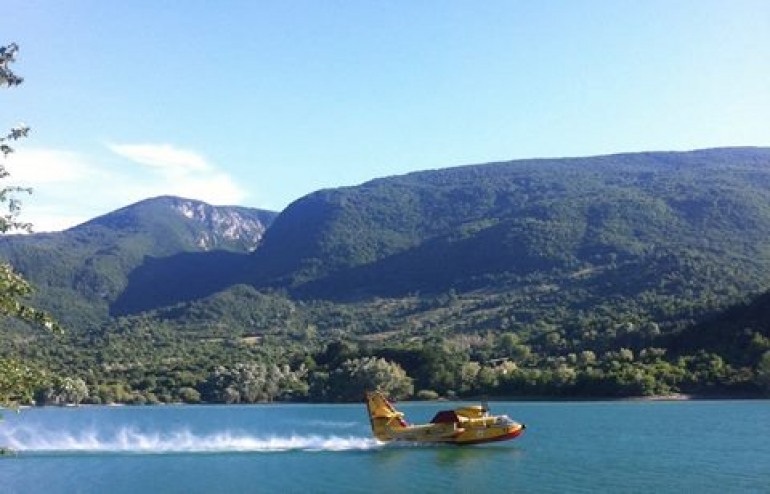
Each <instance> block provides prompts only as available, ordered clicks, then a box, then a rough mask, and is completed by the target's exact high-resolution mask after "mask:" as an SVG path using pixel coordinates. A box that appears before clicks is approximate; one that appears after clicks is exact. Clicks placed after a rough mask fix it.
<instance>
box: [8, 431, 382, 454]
mask: <svg viewBox="0 0 770 494" xmlns="http://www.w3.org/2000/svg"><path fill="white" fill-rule="evenodd" d="M2 432H3V433H2V434H0V444H3V445H5V446H7V447H10V448H11V449H13V450H14V451H17V452H19V453H24V452H37V453H47V452H50V453H65V452H66V453H144V454H148V453H154V454H159V453H227V452H279V451H351V450H369V449H374V448H378V447H380V446H381V444H380V443H378V442H377V441H376V440H374V439H371V438H366V437H340V436H315V435H310V436H299V435H292V436H286V437H280V436H275V437H266V438H261V437H255V436H252V435H249V434H246V433H238V432H232V431H222V432H215V433H210V434H202V435H200V434H194V433H192V432H190V431H189V430H179V431H173V432H167V433H160V432H140V431H137V430H134V429H131V428H123V429H120V430H118V431H115V432H114V433H112V434H104V433H98V432H96V431H93V430H90V431H83V432H80V433H76V434H75V433H71V432H52V431H41V430H37V431H35V430H30V429H22V428H18V429H11V430H4V431H2Z"/></svg>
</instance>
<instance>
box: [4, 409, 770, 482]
mask: <svg viewBox="0 0 770 494" xmlns="http://www.w3.org/2000/svg"><path fill="white" fill-rule="evenodd" d="M454 405H455V404H454V403H401V404H398V406H399V408H401V409H402V410H403V411H404V412H406V414H407V418H408V419H410V420H411V421H412V422H415V423H417V422H421V421H429V420H430V418H431V417H432V415H433V414H434V413H435V412H436V411H437V410H438V409H440V408H445V407H451V406H454ZM491 406H492V412H493V413H506V414H508V415H510V416H511V417H512V418H513V419H515V420H517V421H519V422H524V423H526V424H527V431H526V432H525V433H524V435H523V436H522V437H520V438H518V439H515V440H513V441H508V442H503V443H493V444H488V445H483V446H465V447H459V446H451V445H441V446H424V445H423V446H418V445H383V444H379V443H377V442H376V441H374V440H372V439H371V435H370V431H369V422H368V418H367V416H366V412H365V408H364V405H363V403H361V404H355V405H296V404H288V405H280V404H279V405H250V406H155V407H82V408H38V409H30V410H24V411H23V412H21V413H20V414H16V413H13V412H7V411H6V412H3V416H4V419H5V421H4V422H3V423H2V424H0V445H4V446H11V447H13V448H14V449H16V450H17V452H18V454H17V455H16V456H14V457H6V458H0V492H3V493H8V492H11V493H15V492H18V493H35V492H46V493H50V492H67V493H73V492H106V493H110V494H118V493H124V492H126V493H128V492H131V493H138V492H143V493H144V492H172V493H174V492H178V493H193V492H209V493H210V492H298V493H299V492H302V493H308V492H374V491H383V492H389V493H399V492H475V493H479V494H480V493H482V492H483V493H485V494H487V493H497V492H554V493H556V492H559V493H561V492H591V493H593V492H640V493H641V492H644V493H649V492H655V493H665V492H672V493H673V492H677V493H680V492H683V491H690V492H697V493H698V494H703V493H710V492H714V493H717V492H719V493H723V492H740V493H746V492H765V493H770V401H768V400H748V401H728V400H726V401H681V402H659V401H617V402H492V403H491Z"/></svg>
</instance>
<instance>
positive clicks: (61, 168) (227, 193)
mask: <svg viewBox="0 0 770 494" xmlns="http://www.w3.org/2000/svg"><path fill="white" fill-rule="evenodd" d="M107 147H108V148H109V150H110V151H112V152H111V153H104V152H103V151H101V152H100V150H98V149H97V150H96V151H95V152H94V153H93V154H89V155H85V154H82V153H76V152H72V151H69V150H59V149H30V148H23V149H22V148H19V149H18V150H17V152H16V153H13V154H12V155H10V156H9V157H8V159H7V160H5V161H4V162H3V163H2V164H3V165H5V167H6V168H7V169H8V171H9V172H10V173H11V175H10V177H8V178H6V179H5V180H4V181H3V182H4V183H3V184H4V185H18V186H22V187H32V188H33V189H34V193H33V195H32V196H30V197H25V196H24V195H20V196H19V198H20V199H22V201H23V208H22V215H21V217H20V219H21V220H22V221H27V222H30V223H32V224H33V226H34V230H35V231H38V232H43V231H56V230H62V229H65V228H69V227H72V226H75V225H77V224H80V223H82V222H84V221H87V220H89V219H92V218H94V217H97V216H100V215H102V214H106V213H109V212H111V211H114V210H115V209H118V208H121V207H123V206H127V205H129V204H132V203H134V202H137V201H140V200H142V199H147V198H149V197H155V196H161V195H175V196H180V197H185V198H189V199H198V200H201V201H205V202H208V203H210V204H242V203H243V201H244V199H245V198H246V196H247V194H246V192H245V191H244V190H243V189H242V188H241V187H239V186H238V184H237V183H236V182H235V181H234V180H233V179H232V177H230V175H228V174H227V173H226V172H225V171H223V170H220V169H218V168H217V167H216V166H214V165H213V164H212V163H210V162H209V161H207V160H206V159H205V158H204V157H203V156H201V155H200V154H198V153H196V152H194V151H191V150H185V149H179V148H176V147H174V146H171V145H168V144H160V145H151V144H141V145H109V146H107ZM126 160H128V163H127V161H126ZM132 164H138V165H141V166H131V165H132Z"/></svg>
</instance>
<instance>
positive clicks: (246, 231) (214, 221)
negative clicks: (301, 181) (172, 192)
mask: <svg viewBox="0 0 770 494" xmlns="http://www.w3.org/2000/svg"><path fill="white" fill-rule="evenodd" d="M275 216H276V213H273V212H270V211H261V210H257V209H251V208H243V207H229V206H228V207H225V206H211V205H208V204H205V203H203V202H200V201H194V200H188V199H182V198H178V197H169V196H165V197H157V198H153V199H147V200H144V201H141V202H138V203H136V204H133V205H130V206H127V207H124V208H121V209H119V210H117V211H114V212H112V213H109V214H106V215H104V216H100V217H98V218H95V219H93V220H91V221H88V222H86V223H84V224H82V225H78V226H76V227H73V228H71V229H69V230H66V231H63V232H58V233H45V234H33V235H16V236H6V237H2V238H0V257H2V258H3V259H6V260H8V261H10V262H11V264H12V265H13V266H15V267H16V269H17V270H19V271H20V272H21V273H23V274H24V275H25V276H26V277H27V278H28V279H29V280H30V281H31V282H32V283H33V284H34V285H35V286H36V287H37V289H38V293H37V295H36V300H35V303H38V305H40V306H41V307H43V308H46V309H48V310H50V311H51V312H52V313H54V314H55V315H57V316H58V317H60V318H61V319H62V321H63V322H64V323H70V324H83V323H88V322H97V321H100V320H103V319H104V318H105V317H107V315H108V314H109V313H110V311H111V309H112V310H113V312H114V308H113V307H111V306H112V305H113V304H114V303H115V302H116V301H121V302H120V304H122V305H126V304H128V306H131V304H132V302H131V301H130V299H127V297H126V295H125V293H124V291H125V290H126V288H127V286H128V285H129V280H130V277H131V273H132V272H134V271H135V270H137V269H141V267H142V266H143V265H144V264H146V263H154V264H156V265H157V264H162V263H163V260H164V259H168V258H171V257H173V256H176V255H179V254H182V253H201V254H203V255H205V253H208V252H213V253H214V254H213V255H214V257H216V258H217V259H218V258H219V257H221V254H219V253H218V251H226V252H230V253H232V254H231V255H236V254H240V255H241V256H243V255H245V254H246V253H248V252H251V251H253V250H254V249H255V248H256V246H257V245H258V244H259V242H260V240H261V238H262V235H263V233H264V231H265V230H266V228H267V227H268V226H269V225H270V223H271V222H272V220H273V218H274V217H275ZM201 262H203V258H202V259H201ZM142 285H143V286H144V287H151V286H153V285H154V280H153V279H152V277H149V278H147V277H145V278H143V279H142V283H139V284H137V283H134V284H133V289H134V290H135V291H138V292H144V291H145V290H144V289H143V288H142V287H141V286H142ZM120 304H119V305H120Z"/></svg>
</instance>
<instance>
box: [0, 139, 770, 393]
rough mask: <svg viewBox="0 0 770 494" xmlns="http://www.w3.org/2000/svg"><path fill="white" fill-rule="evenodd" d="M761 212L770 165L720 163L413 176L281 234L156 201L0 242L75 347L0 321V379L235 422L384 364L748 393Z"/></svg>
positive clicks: (759, 330) (758, 305) (593, 160)
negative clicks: (259, 407) (42, 381)
mask: <svg viewBox="0 0 770 494" xmlns="http://www.w3.org/2000/svg"><path fill="white" fill-rule="evenodd" d="M769 191H770V149H767V148H722V149H708V150H699V151H692V152H684V153H671V152H655V153H635V154H619V155H610V156H597V157H587V158H568V159H541V160H519V161H511V162H504V163H490V164H485V165H473V166H464V167H457V168H448V169H441V170H432V171H424V172H417V173H411V174H408V175H403V176H396V177H387V178H381V179H376V180H372V181H370V182H367V183H365V184H362V185H359V186H355V187H344V188H337V189H329V190H321V191H318V192H314V193H312V194H309V195H307V196H305V197H302V198H300V199H298V200H297V201H295V202H294V203H292V204H291V205H290V206H289V207H288V208H286V210H284V211H283V212H281V213H280V214H279V215H277V216H276V214H275V213H270V212H264V211H258V210H250V209H245V208H215V207H211V206H208V205H205V204H202V203H199V202H196V201H188V200H184V199H179V198H168V197H165V198H156V199H151V200H148V201H143V202H141V203H138V204H134V205H132V206H129V207H127V208H123V209H121V210H118V211H115V212H114V213H110V214H108V215H105V216H103V217H100V218H96V219H94V220H92V221H90V222H88V223H85V224H83V225H80V226H78V227H76V228H73V229H71V230H68V231H65V232H61V233H57V234H41V235H29V236H14V237H4V238H0V256H1V257H2V258H5V259H8V260H9V261H10V262H12V263H13V264H14V265H15V266H17V268H18V269H19V270H20V271H21V272H22V273H23V274H24V275H25V276H27V278H28V279H30V281H32V282H33V284H34V285H35V286H37V287H38V289H39V292H38V295H37V299H36V300H34V301H33V302H34V303H35V305H36V306H39V307H41V308H45V309H49V310H50V311H51V312H53V314H54V315H55V316H57V317H58V318H59V319H60V320H61V321H62V322H63V323H64V325H65V326H66V327H67V328H68V329H67V331H66V332H65V335H64V336H62V337H54V336H52V335H49V334H47V333H45V332H42V331H37V332H34V331H25V332H23V333H21V332H17V331H7V329H8V328H10V325H7V324H5V321H4V322H3V324H2V326H0V358H5V357H11V358H16V359H18V360H23V361H25V362H30V363H34V364H35V365H37V366H39V367H40V368H46V369H49V370H50V372H52V373H53V374H55V375H63V376H78V377H80V378H81V379H83V380H84V381H85V382H86V383H87V386H88V387H89V389H90V390H91V391H90V392H91V395H90V396H91V398H90V399H92V400H93V402H95V403H108V402H113V401H117V402H124V403H126V402H127V403H145V402H150V403H154V402H158V401H161V402H169V403H170V402H178V401H191V402H197V401H199V400H204V401H230V400H234V401H238V400H246V401H249V400H252V399H253V398H249V396H248V393H247V394H246V395H241V394H240V392H239V391H237V390H238V389H250V388H249V386H251V384H248V386H247V385H245V384H244V383H243V382H241V381H242V380H244V379H246V380H247V381H248V382H250V383H252V384H256V383H257V382H258V381H259V380H260V379H262V378H261V377H259V376H264V375H271V376H274V377H275V378H276V379H279V378H280V379H284V381H283V382H281V383H277V384H276V383H273V384H275V385H276V386H277V387H276V388H275V389H276V390H281V393H279V394H278V395H277V396H279V397H283V398H281V399H285V398H287V397H288V398H291V399H305V398H309V399H313V400H327V399H329V397H330V396H332V397H333V396H334V394H333V392H335V391H334V388H335V387H337V386H340V387H345V386H349V382H350V380H349V379H348V378H347V377H345V376H347V374H345V375H343V374H340V373H341V372H342V371H343V370H345V369H346V368H350V369H351V372H358V371H357V370H356V369H358V368H359V367H356V366H360V368H362V369H363V368H365V367H367V366H368V365H369V364H370V363H371V362H374V361H375V360H377V359H385V360H386V361H387V362H390V363H392V364H395V365H397V366H400V368H401V369H403V371H404V372H405V373H406V375H408V376H409V377H411V378H413V379H414V384H415V389H416V390H418V391H420V390H422V391H423V392H422V393H418V394H421V395H422V396H435V395H436V394H437V393H438V395H441V396H457V395H459V396H471V395H477V396H478V395H484V394H488V395H490V396H515V395H516V396H565V397H566V396H639V395H655V394H669V393H675V392H682V393H700V394H705V395H714V394H717V395H719V394H732V395H736V394H737V395H746V396H759V395H760V394H761V393H765V392H768V391H769V390H770V334H768V331H767V327H768V325H767V324H766V321H767V320H768V315H769V314H770V298H769V297H770V291H768V288H769V287H770V192H769ZM263 232H264V236H263V235H262V234H263ZM255 247H256V248H255ZM11 329H13V328H11ZM23 329H25V330H26V329H27V328H23ZM387 362H386V363H387ZM388 365H391V364H388ZM351 366H352V367H351ZM268 369H272V370H270V371H269V372H268ZM346 372H347V371H346ZM351 375H352V374H351ZM280 376H283V377H280ZM255 379H256V381H254V380H255ZM271 379H272V378H271ZM238 382H241V384H244V385H243V386H241V384H238ZM259 382H262V383H263V384H265V383H266V382H267V381H259ZM271 382H272V381H271ZM273 384H270V385H271V386H273Z"/></svg>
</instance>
